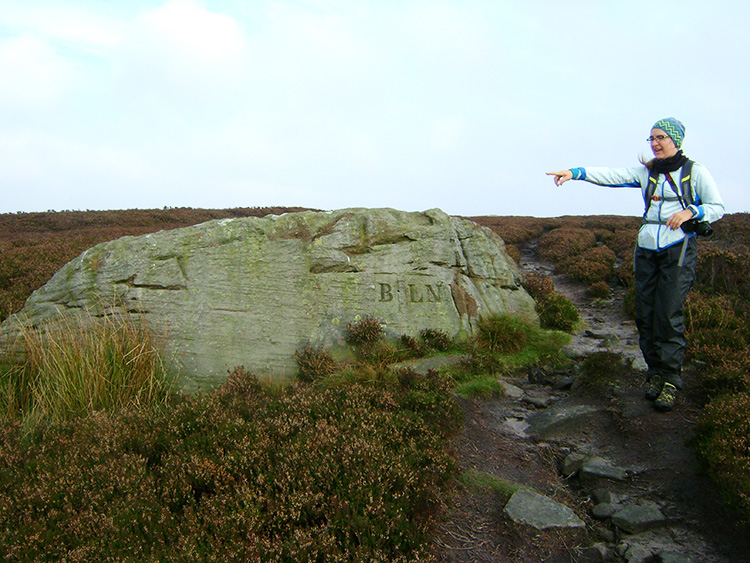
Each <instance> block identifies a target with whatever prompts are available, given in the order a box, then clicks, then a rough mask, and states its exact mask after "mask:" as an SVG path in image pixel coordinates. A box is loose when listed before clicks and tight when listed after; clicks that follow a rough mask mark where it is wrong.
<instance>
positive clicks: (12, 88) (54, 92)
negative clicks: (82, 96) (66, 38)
mask: <svg viewBox="0 0 750 563" xmlns="http://www.w3.org/2000/svg"><path fill="white" fill-rule="evenodd" d="M73 75H74V69H73V66H72V65H71V64H70V62H69V61H68V60H66V59H65V58H64V57H61V56H60V55H58V54H57V53H56V52H55V50H54V49H52V48H51V47H50V46H49V44H48V43H46V42H45V41H44V40H42V39H39V38H36V37H33V36H30V35H25V36H21V37H13V38H11V39H7V40H5V41H0V76H2V80H0V103H1V104H2V105H3V106H4V108H3V112H14V111H18V110H20V109H34V108H38V107H40V106H46V105H48V104H50V103H51V102H54V101H56V100H57V99H58V98H59V97H60V96H61V95H62V94H63V93H64V92H65V91H66V90H67V89H68V88H69V86H70V84H71V81H72V79H73Z"/></svg>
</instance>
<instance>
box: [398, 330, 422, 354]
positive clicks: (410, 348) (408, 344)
mask: <svg viewBox="0 0 750 563" xmlns="http://www.w3.org/2000/svg"><path fill="white" fill-rule="evenodd" d="M398 341H399V344H401V346H402V347H403V348H404V349H405V350H407V352H408V353H409V355H410V356H412V357H416V358H420V357H422V356H424V355H425V354H426V353H427V347H426V346H425V345H424V344H423V343H422V342H420V341H419V340H418V339H416V338H414V337H413V336H409V335H408V334H402V335H401V336H400V337H399V339H398Z"/></svg>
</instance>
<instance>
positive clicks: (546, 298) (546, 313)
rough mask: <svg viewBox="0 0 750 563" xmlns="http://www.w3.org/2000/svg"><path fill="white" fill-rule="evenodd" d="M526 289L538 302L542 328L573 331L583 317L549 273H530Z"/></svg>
mask: <svg viewBox="0 0 750 563" xmlns="http://www.w3.org/2000/svg"><path fill="white" fill-rule="evenodd" d="M523 287H524V289H525V290H526V291H527V292H528V294H529V295H530V296H531V297H532V298H533V299H534V301H535V302H536V312H537V314H538V315H539V323H540V324H541V326H542V328H546V329H549V330H561V331H563V332H573V330H574V329H575V328H576V326H578V324H579V322H580V320H581V318H580V315H579V314H578V310H577V309H576V307H575V305H573V303H572V302H571V301H570V300H569V299H568V298H567V297H565V296H564V295H562V294H561V293H558V292H557V291H556V290H555V284H554V282H553V281H552V278H551V277H550V276H548V275H547V274H542V273H531V274H528V275H527V276H526V277H525V279H524V282H523Z"/></svg>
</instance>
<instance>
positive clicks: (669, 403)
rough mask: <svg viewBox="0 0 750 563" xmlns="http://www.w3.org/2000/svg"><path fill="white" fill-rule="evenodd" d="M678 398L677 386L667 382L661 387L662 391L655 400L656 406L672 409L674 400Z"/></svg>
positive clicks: (661, 409)
mask: <svg viewBox="0 0 750 563" xmlns="http://www.w3.org/2000/svg"><path fill="white" fill-rule="evenodd" d="M676 398H677V387H675V386H674V385H672V384H671V383H665V384H664V387H662V388H661V393H659V396H658V397H657V398H656V400H655V401H654V407H656V410H660V411H671V410H672V409H673V408H674V402H675V399H676Z"/></svg>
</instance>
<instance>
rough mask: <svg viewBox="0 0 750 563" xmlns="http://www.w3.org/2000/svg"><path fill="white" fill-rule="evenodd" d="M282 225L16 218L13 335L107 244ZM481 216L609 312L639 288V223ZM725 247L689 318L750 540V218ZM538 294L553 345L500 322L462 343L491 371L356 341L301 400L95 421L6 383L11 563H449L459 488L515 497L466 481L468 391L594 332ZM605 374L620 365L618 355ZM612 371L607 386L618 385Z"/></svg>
mask: <svg viewBox="0 0 750 563" xmlns="http://www.w3.org/2000/svg"><path fill="white" fill-rule="evenodd" d="M270 211H272V210H264V209H245V210H208V211H206V210H190V209H169V210H152V211H139V210H132V211H122V212H69V213H67V212H66V213H53V212H50V213H41V214H15V215H0V319H4V318H6V317H7V316H8V315H10V314H12V313H14V312H17V311H18V310H20V308H21V307H22V305H23V302H24V300H25V299H26V298H27V297H28V295H29V294H30V293H31V292H32V291H33V290H34V289H36V288H37V287H39V286H41V285H42V284H43V283H44V282H46V281H47V279H49V277H50V276H51V275H52V274H53V273H54V272H56V271H57V270H58V269H59V268H60V267H62V266H63V265H64V264H65V263H66V262H68V261H69V260H71V259H72V258H74V257H75V256H76V255H78V254H79V253H80V252H82V251H83V250H85V249H86V248H89V247H90V246H92V245H94V244H97V243H99V242H103V241H106V240H111V239H113V238H117V237H119V236H123V235H129V234H132V235H139V234H145V233H147V232H154V231H157V230H160V229H164V228H174V227H179V226H186V225H190V224H194V223H197V222H201V221H205V220H208V219H215V218H222V217H239V216H248V215H264V214H266V213H267V212H270ZM273 211H274V212H279V211H282V210H279V209H276V210H273ZM284 211H287V210H284ZM289 211H291V210H289ZM473 219H474V220H475V221H477V222H479V223H481V224H484V225H486V226H488V227H490V228H492V229H493V230H495V231H496V232H497V233H498V234H499V235H500V236H502V237H503V238H504V240H505V241H506V243H507V244H508V245H509V246H510V247H512V249H511V250H513V255H514V256H520V251H519V248H521V247H522V246H523V245H526V244H541V245H542V247H543V248H545V250H542V252H547V254H546V256H547V259H548V260H550V261H552V262H553V263H555V265H556V267H557V268H558V272H561V273H565V274H566V275H568V276H571V277H574V278H576V279H579V280H580V281H581V282H583V283H586V284H587V285H589V287H590V288H591V294H592V295H596V296H597V298H601V299H606V298H608V292H607V291H606V288H607V287H609V288H614V287H616V286H618V285H619V286H624V287H625V288H628V289H629V288H632V280H633V276H632V251H633V244H634V241H635V236H636V233H637V230H638V227H639V225H640V219H639V218H634V217H608V216H599V217H562V218H556V219H550V218H541V219H536V218H531V217H477V218H473ZM555 231H558V232H557V233H555ZM582 231H583V232H586V233H587V234H581V233H582ZM715 231H716V235H715V237H714V238H713V239H712V240H702V239H701V240H700V254H699V262H698V272H697V279H696V283H695V285H694V289H693V291H692V293H691V295H690V298H689V301H688V303H687V307H686V327H687V329H688V331H689V350H688V361H689V362H690V365H691V366H692V367H693V368H694V369H696V370H697V371H698V375H699V378H700V382H701V389H702V392H703V396H704V399H705V408H704V411H703V414H702V415H701V418H700V421H699V423H698V427H697V432H698V436H697V441H696V444H697V448H698V453H699V455H700V456H701V459H702V460H703V462H704V465H705V468H706V471H707V473H708V474H709V475H711V477H712V478H713V479H714V481H715V482H716V483H717V485H718V487H719V488H720V489H721V490H722V491H723V492H724V494H725V497H726V500H727V503H728V504H729V505H730V506H732V507H734V509H735V510H736V514H737V515H738V520H739V521H741V522H744V523H745V524H748V525H750V464H749V463H748V454H747V452H748V451H750V430H748V428H747V425H748V416H750V414H749V413H750V404H749V403H748V401H749V400H750V377H749V376H748V374H750V353H749V352H748V350H750V342H749V340H750V320H749V319H750V315H749V314H748V313H750V268H748V264H750V260H749V258H750V250H749V249H750V216H748V214H734V215H730V216H727V217H725V218H724V219H722V220H721V221H720V222H718V223H717V224H715ZM574 239H575V240H574ZM537 241H538V242H537ZM543 241H544V242H543ZM584 243H585V244H584ZM556 245H560V248H562V247H564V248H565V249H566V252H560V248H557V247H556ZM613 256H614V259H613ZM589 272H590V274H589ZM524 286H525V287H526V289H527V291H528V292H529V293H530V294H531V295H532V296H533V297H534V298H535V299H536V301H537V307H538V311H539V314H540V317H541V318H542V319H543V323H544V326H545V327H547V328H548V329H551V331H550V330H539V329H538V328H536V329H530V328H528V327H524V326H514V325H513V324H512V322H509V321H508V320H507V319H505V320H503V319H483V320H482V322H483V323H486V327H485V328H486V330H487V331H488V333H487V334H484V335H482V336H481V337H480V338H478V339H477V340H474V341H471V342H467V343H465V344H464V345H463V346H464V347H463V348H459V347H456V345H455V344H454V343H450V344H448V348H449V350H450V351H454V350H455V351H456V352H457V353H463V354H466V355H467V357H469V358H471V359H469V360H467V361H465V362H464V363H462V364H459V365H457V366H453V367H452V368H448V369H446V370H445V371H444V372H441V374H436V373H434V372H430V373H429V374H427V375H420V374H419V373H417V372H415V371H414V370H412V369H410V368H402V369H399V370H389V369H388V368H387V366H388V365H389V364H390V363H393V362H395V361H403V360H406V359H409V358H418V357H421V356H424V355H426V354H433V353H435V351H436V350H439V349H440V347H443V346H445V339H444V338H443V337H442V336H439V335H438V337H437V338H436V339H434V341H433V339H432V338H428V337H427V336H430V335H420V336H418V337H417V336H408V337H407V336H404V337H402V338H400V339H399V340H398V341H395V342H385V341H384V340H382V339H379V338H374V339H373V340H372V341H371V342H369V343H367V344H365V345H364V346H362V345H360V344H356V346H357V347H358V348H361V349H362V350H364V352H361V351H360V352H358V353H357V354H355V355H354V356H353V358H354V359H353V360H352V361H351V362H350V363H347V364H338V363H337V362H336V361H334V360H333V359H332V358H331V357H330V356H328V355H327V352H326V351H324V350H316V349H313V348H309V349H308V350H307V351H304V350H303V351H301V352H300V354H298V364H299V365H300V380H301V381H300V382H298V383H296V384H294V385H291V386H289V387H286V388H283V389H279V388H270V387H268V386H265V385H261V384H260V383H259V382H258V381H257V379H256V378H254V377H253V376H252V375H251V374H247V373H245V372H244V370H242V369H241V368H238V369H236V370H234V372H233V373H232V374H231V376H230V377H229V379H228V380H227V382H226V383H225V385H224V386H223V387H222V388H220V389H218V390H216V391H214V392H213V393H210V394H207V395H196V396H190V397H175V396H171V399H170V400H163V397H164V395H163V394H162V390H163V389H165V388H166V384H165V386H164V387H160V386H159V385H161V384H159V385H154V386H153V387H152V390H154V391H153V392H151V391H149V392H146V391H145V390H143V389H141V390H140V391H138V390H135V394H132V395H129V396H130V397H131V399H117V400H116V401H114V403H113V405H110V406H103V405H102V406H94V405H97V404H98V403H96V401H94V400H90V401H88V403H87V404H88V407H87V409H86V414H81V411H80V410H79V409H73V410H72V412H64V411H63V412H64V414H60V415H59V416H58V415H54V416H52V415H51V414H45V415H43V416H42V415H35V416H34V417H29V418H26V419H24V417H23V416H22V415H21V413H23V412H33V411H34V409H33V408H31V405H32V404H33V402H32V400H33V397H34V396H35V395H34V393H30V392H28V390H29V389H31V388H33V387H32V382H33V381H34V380H35V376H33V375H31V372H28V371H26V372H18V371H11V370H10V369H9V368H3V371H2V374H3V376H2V383H0V392H2V394H3V396H4V397H6V398H7V399H8V400H7V401H5V403H4V405H5V407H4V408H5V411H4V417H5V421H4V422H3V423H2V424H0V494H1V495H2V496H0V498H2V499H4V500H3V501H2V503H0V535H2V537H0V550H2V556H3V557H4V558H5V559H7V560H9V561H14V560H15V561H24V560H37V554H38V553H45V556H47V555H48V557H49V559H50V560H59V559H62V558H63V557H65V558H67V559H68V560H70V561H74V560H81V561H83V560H97V559H107V558H109V559H113V560H114V559H118V558H119V559H120V560H127V559H132V560H143V561H170V560H174V561H177V560H179V561H205V560H210V559H211V558H212V557H216V554H218V553H221V554H222V559H223V560H227V561H243V560H248V559H250V560H280V561H315V560H320V561H416V560H420V561H429V560H430V554H429V553H428V551H427V549H426V548H425V546H426V545H428V538H429V534H430V531H431V526H432V525H433V524H434V519H433V517H434V516H435V515H436V514H437V513H439V509H440V503H441V499H442V498H443V497H444V495H445V491H446V487H447V486H449V483H450V482H451V481H452V480H453V479H454V478H456V477H460V479H461V480H462V482H464V483H465V484H466V485H467V486H470V484H471V483H473V485H472V486H476V487H490V488H493V487H500V488H501V486H502V484H498V483H486V482H484V481H483V480H482V476H481V475H480V476H477V475H461V476H457V475H456V473H455V468H454V467H453V465H452V462H451V457H450V455H449V452H447V450H446V445H445V444H446V438H447V436H448V435H450V433H451V432H454V431H455V430H456V428H457V425H458V424H459V420H458V418H457V416H458V411H457V409H456V404H455V401H454V399H453V393H455V392H462V393H468V394H480V395H481V394H491V393H495V392H498V390H497V389H496V388H495V387H494V386H493V381H495V382H496V379H497V377H496V375H497V374H500V373H514V372H516V371H518V370H523V369H525V368H527V367H528V366H539V365H544V366H549V365H552V366H554V365H555V364H556V363H557V362H564V361H565V360H564V358H563V357H562V356H561V355H560V354H559V349H560V347H561V346H562V345H563V344H564V343H565V338H566V337H565V334H564V331H566V330H575V328H576V326H577V325H576V323H578V322H579V319H578V318H577V313H576V314H575V316H574V314H573V313H574V312H572V311H570V310H569V307H567V306H566V305H564V302H563V301H562V299H564V298H563V297H562V296H561V295H560V294H558V293H557V292H555V290H554V284H552V280H551V279H545V278H544V277H543V276H539V277H537V278H536V279H535V278H533V276H530V277H528V278H527V279H526V280H525V282H524ZM555 295H558V296H559V297H550V296H555ZM599 296H600V297H599ZM561 298H562V299H561ZM545 301H549V303H554V302H555V301H558V303H557V304H556V305H557V307H556V308H555V307H551V306H550V308H549V311H552V312H554V313H555V314H554V315H553V314H552V313H549V312H547V311H546V310H545ZM626 302H628V300H626ZM568 303H569V302H568ZM571 305H572V304H571ZM547 314H549V315H550V317H549V318H550V319H553V320H545V319H547V317H546V316H545V315H547ZM554 319H557V321H559V322H556V321H554ZM566 323H567V324H566ZM353 328H354V327H353ZM493 330H498V331H501V330H506V331H510V332H511V333H513V331H515V334H516V336H518V338H519V339H525V342H524V346H522V347H521V349H520V351H514V350H513V349H507V348H503V344H502V343H503V342H505V340H503V338H505V337H504V336H503V334H501V333H493V332H492V331H493ZM521 334H523V335H524V336H520V335H521ZM433 336H434V335H433ZM482 339H484V340H482ZM506 340H507V339H506ZM156 344H157V343H156V342H154V345H155V350H157V351H158V345H156ZM123 354H126V353H123ZM146 355H147V356H148V355H149V354H146ZM153 357H154V358H155V361H154V365H155V366H159V365H160V363H161V360H159V359H158V358H157V357H156V356H153ZM600 359H601V362H603V363H605V364H608V365H611V358H606V357H602V358H600ZM597 360H598V359H597V358H594V359H592V360H591V366H590V368H591V372H592V373H591V377H593V378H595V377H596V376H597V375H599V374H600V371H601V370H598V368H597V367H596V365H595V364H596V362H597ZM305 362H306V364H305ZM302 364H305V367H304V368H303V366H302ZM45 369H47V368H45ZM11 374H12V375H13V377H14V378H15V379H13V380H12V384H11V383H10V382H11V380H10V379H8V378H9V377H10V375H11ZM146 381H147V380H146ZM144 389H148V387H147V386H146V387H145V388H144ZM23 390H27V392H26V394H24V393H23V392H21V391H23ZM133 391H134V390H133V389H130V390H129V392H131V393H132V392H133ZM37 394H40V393H37ZM132 397H135V398H134V399H133V398H132ZM148 397H155V398H158V400H153V401H150V400H148ZM83 402H86V401H83ZM35 412H37V413H43V412H46V411H43V410H42V409H41V408H39V407H37V410H36V411H35ZM394 484H395V486H394ZM99 554H101V555H99Z"/></svg>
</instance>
